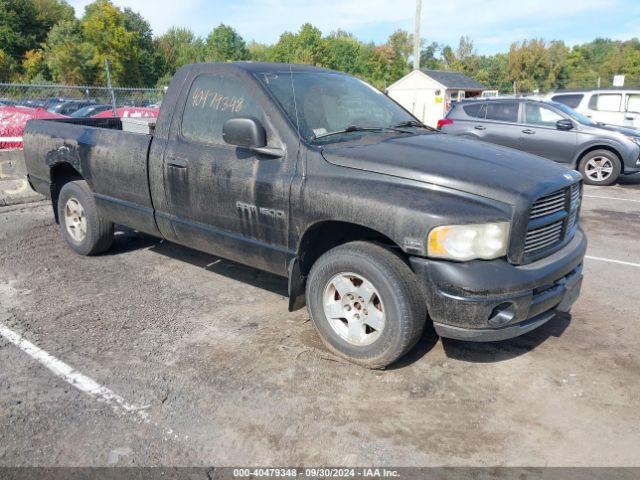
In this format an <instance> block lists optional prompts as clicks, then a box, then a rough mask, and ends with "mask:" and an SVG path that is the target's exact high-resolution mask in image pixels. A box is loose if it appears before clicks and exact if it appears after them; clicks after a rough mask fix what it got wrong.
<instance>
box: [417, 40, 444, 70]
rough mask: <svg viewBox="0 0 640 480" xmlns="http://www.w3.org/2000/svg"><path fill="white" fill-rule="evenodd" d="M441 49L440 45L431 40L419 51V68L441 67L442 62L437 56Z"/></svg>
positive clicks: (433, 68)
mask: <svg viewBox="0 0 640 480" xmlns="http://www.w3.org/2000/svg"><path fill="white" fill-rule="evenodd" d="M441 50H442V46H441V45H440V44H438V43H437V42H431V43H430V44H428V45H427V46H426V47H424V48H422V49H421V51H420V68H426V69H429V70H437V69H439V68H442V62H441V61H440V59H439V58H438V52H440V51H441Z"/></svg>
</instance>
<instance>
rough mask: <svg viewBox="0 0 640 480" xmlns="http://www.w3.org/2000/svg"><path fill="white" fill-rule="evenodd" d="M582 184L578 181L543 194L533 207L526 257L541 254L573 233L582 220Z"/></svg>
mask: <svg viewBox="0 0 640 480" xmlns="http://www.w3.org/2000/svg"><path fill="white" fill-rule="evenodd" d="M580 198H581V186H580V183H575V184H573V185H571V186H570V187H567V188H564V189H562V190H557V191H555V192H553V193H550V194H548V195H545V196H544V197H541V198H539V199H538V200H536V202H535V203H534V204H533V206H532V207H531V212H530V214H529V227H528V229H527V233H526V236H525V240H524V255H525V257H531V256H535V257H539V256H540V255H541V254H542V253H543V252H544V251H546V250H549V249H551V248H553V247H555V246H557V245H559V244H561V243H562V242H563V241H564V240H566V239H568V238H569V237H573V234H574V233H575V227H576V225H577V224H578V212H579V209H580Z"/></svg>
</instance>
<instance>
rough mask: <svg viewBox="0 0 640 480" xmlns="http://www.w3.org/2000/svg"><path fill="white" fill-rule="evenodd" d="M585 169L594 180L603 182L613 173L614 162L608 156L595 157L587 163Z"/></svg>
mask: <svg viewBox="0 0 640 480" xmlns="http://www.w3.org/2000/svg"><path fill="white" fill-rule="evenodd" d="M584 171H585V173H586V174H587V177H589V179H591V180H593V181H594V182H603V181H605V180H607V179H608V178H609V177H610V176H611V174H612V173H613V163H612V162H611V160H610V159H608V158H606V157H593V158H592V159H590V160H589V161H588V162H587V164H586V165H585V169H584Z"/></svg>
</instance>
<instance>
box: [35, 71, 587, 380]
mask: <svg viewBox="0 0 640 480" xmlns="http://www.w3.org/2000/svg"><path fill="white" fill-rule="evenodd" d="M352 106H356V107H357V108H353V107H352ZM121 128H122V122H121V120H119V119H117V118H104V119H68V120H64V121H33V122H30V123H29V124H28V126H27V131H26V133H25V138H24V141H25V148H24V155H25V160H26V164H27V169H28V179H29V181H30V183H31V185H33V187H35V189H36V190H37V191H38V192H41V193H42V194H44V195H47V196H49V197H51V198H52V204H53V205H54V215H55V218H56V220H57V221H58V222H59V224H60V230H61V233H62V235H63V237H64V238H65V239H66V241H67V242H68V244H69V246H70V247H71V248H72V249H73V250H75V251H76V252H77V253H79V254H81V255H93V254H98V253H100V252H104V251H105V250H107V249H108V248H109V247H110V246H111V244H112V242H113V237H114V234H113V232H114V224H120V225H126V226H128V227H131V228H133V229H136V230H139V231H141V232H146V233H148V234H150V235H154V236H157V237H162V238H165V239H166V240H169V241H173V242H176V243H179V244H183V245H187V246H189V247H192V248H195V249H198V250H202V251H205V252H209V253H213V254H215V255H218V256H220V257H223V258H227V259H230V260H234V261H236V262H240V263H242V264H245V265H249V266H251V267H254V268H258V269H262V270H266V271H269V272H272V273H274V274H277V275H281V276H284V277H288V280H289V283H288V285H289V288H288V290H289V308H290V310H294V309H297V308H301V307H302V306H304V304H305V302H306V303H307V305H308V308H309V312H310V316H311V319H312V322H313V324H314V326H315V328H316V329H317V331H318V332H319V334H320V336H321V338H322V339H323V341H324V343H325V345H327V347H328V348H329V349H330V350H331V351H333V352H335V353H337V354H339V355H342V356H344V357H346V358H347V359H349V360H351V361H353V362H355V363H358V364H361V365H365V366H367V367H372V368H380V367H384V366H386V365H388V364H390V363H392V362H393V361H395V360H397V359H398V358H400V357H401V356H402V355H403V354H405V353H406V352H407V351H408V350H409V349H410V348H411V347H412V346H413V345H414V344H415V343H416V342H417V341H418V339H419V338H420V336H421V334H422V331H423V328H424V326H425V322H426V320H427V318H429V319H430V321H433V325H434V327H435V330H436V331H437V332H438V333H439V334H440V335H441V336H443V337H450V338H458V339H463V340H474V341H494V340H501V339H505V338H510V337H514V336H517V335H521V334H523V333H525V332H528V331H530V330H532V329H534V328H536V327H538V326H540V325H542V324H544V323H545V322H547V321H549V320H550V319H552V318H553V317H554V316H555V315H556V313H557V312H566V311H568V310H569V309H570V308H571V305H572V304H573V302H574V301H575V300H576V298H577V296H578V293H579V291H580V285H581V281H582V262H583V257H584V254H585V251H586V245H587V241H586V238H585V235H584V233H583V231H582V229H581V227H580V222H579V208H580V200H581V181H580V175H579V174H577V173H575V172H571V171H570V170H567V169H565V168H564V167H561V166H559V165H554V164H553V163H550V162H548V161H546V160H544V159H541V158H539V157H536V156H533V155H528V154H526V153H521V152H517V151H514V150H510V149H505V148H502V147H499V146H493V145H483V144H480V143H478V142H469V141H466V140H462V139H458V138H455V137H452V136H450V135H443V134H441V133H440V132H437V131H435V130H433V129H431V128H428V127H424V126H423V125H422V124H421V123H420V122H419V121H418V120H416V118H415V117H413V116H411V115H410V114H409V113H408V112H407V111H406V110H404V109H403V108H402V107H400V106H399V105H398V104H397V103H395V102H394V101H393V100H391V99H390V98H389V97H387V96H386V95H384V94H382V93H380V92H379V91H378V90H376V89H375V88H373V87H372V86H370V85H367V84H366V83H364V82H363V81H361V80H358V79H356V78H354V77H350V76H348V75H346V74H343V73H340V72H335V71H331V70H325V69H320V68H315V67H311V66H302V65H282V64H269V63H257V62H256V63H253V62H237V63H221V64H197V65H190V66H187V67H183V68H182V69H180V70H179V71H178V72H177V73H176V75H175V76H174V78H173V81H172V83H171V86H170V88H169V90H168V92H167V96H166V98H165V100H164V102H163V104H162V108H161V110H160V116H159V118H158V120H157V124H156V128H155V133H153V134H140V133H131V132H127V131H122V130H121ZM78 268H82V266H81V264H79V265H78ZM427 312H428V317H427Z"/></svg>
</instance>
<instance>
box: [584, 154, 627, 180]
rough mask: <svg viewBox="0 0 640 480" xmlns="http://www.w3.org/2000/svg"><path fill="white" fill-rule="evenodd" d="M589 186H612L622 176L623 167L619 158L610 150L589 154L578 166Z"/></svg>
mask: <svg viewBox="0 0 640 480" xmlns="http://www.w3.org/2000/svg"><path fill="white" fill-rule="evenodd" d="M578 170H580V173H581V174H582V176H583V177H584V182H585V183H587V184H589V185H602V186H604V185H611V184H612V183H614V182H615V181H616V180H617V179H618V177H619V176H620V171H621V170H622V165H621V163H620V159H619V158H618V156H617V155H616V154H615V153H613V152H610V151H609V150H594V151H593V152H589V153H587V154H586V155H585V156H584V157H583V158H582V160H581V161H580V165H579V166H578Z"/></svg>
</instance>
